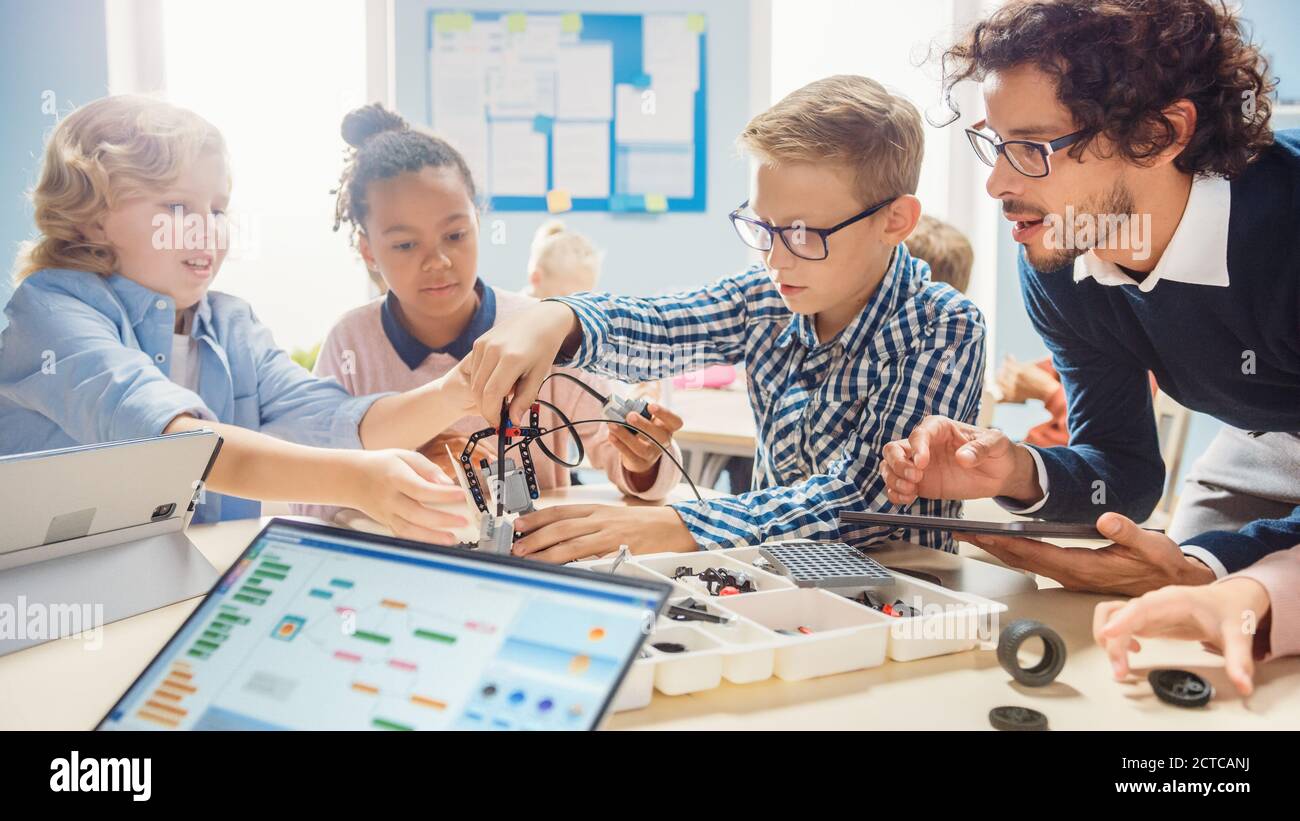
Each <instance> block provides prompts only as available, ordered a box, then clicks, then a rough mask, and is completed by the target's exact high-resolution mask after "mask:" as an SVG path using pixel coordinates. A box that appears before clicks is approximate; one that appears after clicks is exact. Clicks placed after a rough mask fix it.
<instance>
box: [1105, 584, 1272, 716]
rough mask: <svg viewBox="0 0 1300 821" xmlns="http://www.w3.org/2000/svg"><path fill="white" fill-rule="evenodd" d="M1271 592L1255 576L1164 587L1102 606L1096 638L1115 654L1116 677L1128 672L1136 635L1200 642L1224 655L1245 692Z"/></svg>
mask: <svg viewBox="0 0 1300 821" xmlns="http://www.w3.org/2000/svg"><path fill="white" fill-rule="evenodd" d="M1270 604H1271V603H1270V601H1269V598H1268V591H1267V590H1265V589H1264V586H1263V585H1262V584H1260V583H1259V582H1257V581H1255V580H1254V579H1229V580H1227V581H1224V582H1221V583H1219V584H1212V585H1203V586H1199V587H1164V588H1161V589H1160V590H1156V591H1153V592H1151V593H1147V594H1146V595H1144V596H1141V597H1140V598H1136V599H1132V600H1130V601H1127V602H1118V601H1108V602H1102V603H1101V604H1099V605H1097V609H1096V611H1094V613H1093V619H1092V636H1093V638H1094V639H1096V641H1097V644H1099V645H1101V647H1102V648H1104V649H1105V650H1106V654H1107V655H1108V656H1110V663H1111V667H1112V668H1113V669H1114V672H1115V679H1116V680H1117V681H1119V680H1122V679H1124V678H1125V677H1127V676H1128V675H1129V664H1128V654H1129V653H1130V652H1137V651H1138V650H1141V649H1142V645H1140V644H1138V642H1137V639H1136V638H1135V637H1137V636H1152V637H1156V636H1159V637H1163V638H1172V639H1187V640H1190V641H1201V642H1204V643H1206V644H1208V645H1210V646H1211V647H1214V648H1215V649H1217V650H1219V651H1221V652H1222V653H1223V660H1224V669H1225V670H1226V672H1227V673H1228V678H1229V679H1231V680H1232V683H1233V684H1235V685H1236V686H1237V690H1238V691H1239V692H1240V693H1241V694H1242V695H1243V696H1248V695H1250V693H1251V691H1252V690H1253V689H1254V687H1255V685H1254V682H1253V677H1254V674H1255V657H1254V645H1255V632H1256V630H1257V628H1259V626H1260V625H1261V624H1262V623H1263V621H1264V618H1265V616H1267V615H1268V611H1269V606H1270Z"/></svg>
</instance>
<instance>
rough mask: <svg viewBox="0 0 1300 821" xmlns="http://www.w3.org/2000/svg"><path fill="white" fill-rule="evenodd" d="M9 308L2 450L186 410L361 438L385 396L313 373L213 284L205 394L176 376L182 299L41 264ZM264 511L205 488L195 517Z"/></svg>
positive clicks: (125, 429) (147, 423)
mask: <svg viewBox="0 0 1300 821" xmlns="http://www.w3.org/2000/svg"><path fill="white" fill-rule="evenodd" d="M5 314H6V315H7V316H8V318H9V325H8V327H6V328H5V329H4V331H3V333H0V454H13V453H27V452H31V451H38V450H48V449H51V448H63V447H71V446H74V445H83V444H93V443H98V442H112V441H118V440H122V439H136V438H141V437H146V436H157V435H159V434H161V433H162V432H163V429H164V428H165V427H166V426H167V425H168V423H170V422H171V420H172V419H174V418H176V417H177V416H178V415H180V414H185V413H188V414H191V415H193V416H196V417H199V418H202V419H207V420H213V421H218V422H224V423H227V424H232V425H238V426H240V427H242V428H247V429H249V430H255V431H260V432H262V433H266V434H270V435H272V436H276V437H279V438H281V439H285V440H288V441H292V442H298V443H300V444H304V445H315V446H318V447H339V448H359V447H361V440H360V436H359V434H358V428H359V426H360V424H361V418H362V417H363V416H365V414H366V411H368V410H369V409H370V405H371V404H373V403H374V401H375V400H376V399H378V398H379V397H380V395H372V396H359V397H353V396H350V395H349V394H348V392H347V391H346V390H344V388H343V386H342V385H340V384H339V383H338V382H337V381H335V380H333V379H321V378H318V377H315V376H312V375H311V374H310V373H308V372H307V371H306V370H305V369H303V368H302V366H300V365H299V364H298V363H296V362H294V361H293V360H292V359H291V358H290V357H289V355H288V354H287V353H285V352H284V351H283V350H281V349H279V348H278V347H276V345H275V341H274V340H273V339H272V338H271V331H270V330H269V329H268V328H267V327H266V326H265V325H263V324H262V323H260V322H258V320H257V317H256V316H255V315H254V314H253V311H252V308H250V307H249V305H248V303H247V302H244V301H243V300H242V299H239V298H237V297H233V296H230V295H229V294H223V293H218V292H209V293H208V294H207V295H205V296H204V298H203V300H202V301H201V302H199V304H198V306H197V308H196V310H195V313H194V322H193V330H192V335H193V337H194V339H195V341H196V342H197V344H198V349H199V383H198V393H197V394H196V393H194V392H192V391H189V390H187V389H185V388H183V387H181V386H180V385H177V384H176V383H174V382H172V381H171V380H170V378H169V374H170V373H171V362H170V359H171V352H172V333H173V329H174V327H175V323H176V304H175V302H174V301H173V300H172V299H171V298H170V297H168V296H165V295H163V294H159V293H156V292H154V291H151V290H149V289H148V288H145V287H144V286H142V285H139V284H138V283H135V282H133V281H131V280H129V279H127V278H126V277H124V276H121V275H120V274H113V275H112V276H109V277H103V276H100V275H98V274H92V273H87V272H85V271H69V270H53V269H46V270H42V271H38V272H36V273H35V274H32V275H31V276H30V277H28V278H27V279H25V280H23V282H22V284H21V285H19V286H18V288H17V290H15V291H14V294H13V297H12V298H11V299H10V300H9V305H8V307H6V309H5ZM123 480H124V481H129V480H130V477H123ZM260 511H261V505H260V504H258V503H257V502H254V501H250V500H248V499H240V498H238V497H234V496H223V495H221V494H217V493H205V494H204V495H203V501H202V503H201V504H200V505H199V506H198V507H197V509H196V510H195V514H194V521H195V522H213V521H219V520H222V519H238V518H247V517H253V516H257V515H259V513H260Z"/></svg>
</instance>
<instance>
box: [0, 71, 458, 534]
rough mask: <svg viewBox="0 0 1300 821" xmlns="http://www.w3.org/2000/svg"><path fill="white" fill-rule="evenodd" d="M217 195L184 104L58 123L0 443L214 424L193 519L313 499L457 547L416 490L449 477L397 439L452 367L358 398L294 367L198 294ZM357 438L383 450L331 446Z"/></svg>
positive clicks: (130, 101)
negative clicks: (434, 378) (213, 453)
mask: <svg viewBox="0 0 1300 821" xmlns="http://www.w3.org/2000/svg"><path fill="white" fill-rule="evenodd" d="M230 190H231V178H230V172H229V168H228V163H227V157H226V150H225V142H224V140H223V139H222V137H221V134H220V132H218V131H217V129H216V128H214V127H213V126H212V124H211V123H208V122H207V121H206V120H204V119H202V118H201V117H199V116H198V115H196V114H194V113H192V112H190V111H187V110H185V109H181V108H177V107H175V106H172V105H168V104H166V103H162V102H159V101H155V100H152V99H148V98H145V97H133V96H114V97H106V98H103V99H101V100H97V101H95V102H93V103H90V104H89V105H86V106H84V107H82V108H80V109H78V110H77V111H75V112H73V113H72V114H70V115H68V117H67V118H65V119H64V120H63V121H62V122H60V123H59V125H58V127H57V128H56V129H55V130H54V132H53V134H52V135H51V137H50V140H49V144H48V145H47V147H46V151H45V158H44V161H43V164H42V167H41V175H40V179H39V181H38V182H37V184H36V187H35V189H34V190H33V192H32V200H33V202H34V204H35V219H36V226H37V229H38V230H39V232H40V234H39V236H38V238H37V239H36V240H35V241H34V242H33V243H30V244H29V245H27V246H26V247H24V249H23V250H22V251H21V252H20V254H19V257H18V261H17V267H16V278H17V280H18V282H19V284H18V287H17V289H16V290H15V291H14V294H13V297H12V299H11V300H10V301H9V304H8V307H7V308H6V313H7V314H8V317H9V325H8V327H7V328H6V329H5V331H4V333H3V335H0V453H4V454H11V453H24V452H30V451H39V450H48V449H53V448H63V447H69V446H73V445H84V444H91V443H96V442H109V441H117V440H123V439H134V438H143V437H149V436H157V435H160V434H163V433H174V432H178V431H187V430H196V429H199V428H210V429H212V430H215V431H216V432H217V433H219V434H221V436H222V437H223V438H224V440H225V442H224V445H223V446H222V449H221V452H220V454H219V456H218V457H217V460H216V462H215V463H214V465H213V467H212V471H211V474H210V475H209V478H208V482H207V487H208V489H209V490H211V491H214V492H211V493H207V494H204V495H203V496H202V497H201V503H200V504H199V505H198V506H197V508H196V510H195V518H194V520H195V521H197V522H208V521H216V520H220V519H233V518H241V517H253V516H257V515H258V513H259V505H258V504H257V503H256V502H253V501H251V500H254V499H263V500H277V501H318V502H325V503H332V504H345V505H349V506H354V507H357V508H360V509H362V510H364V511H366V512H367V513H368V514H369V515H370V516H372V517H373V518H375V519H377V520H378V521H381V522H383V523H385V524H386V525H388V526H389V527H391V528H392V529H393V530H394V531H395V532H397V533H398V534H399V535H404V536H408V537H410V538H420V539H426V540H431V541H442V542H451V541H453V540H452V538H451V535H450V533H449V532H448V531H449V530H450V529H452V528H456V527H459V526H462V525H463V524H464V521H463V519H462V518H461V517H458V516H451V515H448V514H445V513H439V512H437V511H434V510H431V509H429V508H428V507H426V504H436V503H440V502H447V501H451V500H458V499H459V498H460V491H459V489H458V488H456V487H455V486H454V485H450V482H449V480H448V478H447V476H446V475H445V474H444V473H443V472H442V471H440V470H439V469H438V468H437V467H436V466H434V465H433V464H432V463H430V462H429V461H428V460H427V459H425V458H424V457H422V456H420V455H419V454H418V453H414V452H411V451H410V450H405V448H410V447H412V446H414V445H418V444H419V443H421V442H423V441H425V440H426V439H427V438H428V436H429V435H431V434H432V430H436V429H437V427H435V426H438V425H440V424H441V423H442V422H441V420H443V419H445V418H447V417H448V416H450V417H451V418H455V417H457V416H459V415H460V414H461V413H462V411H461V410H460V409H461V407H462V406H463V405H465V404H466V401H467V398H468V397H467V394H466V393H465V389H464V384H463V381H462V380H461V379H460V375H459V374H455V375H452V376H449V377H448V378H447V379H445V380H442V381H440V382H437V383H432V384H428V385H425V384H421V385H419V386H413V387H415V388H416V390H413V391H411V392H410V393H408V394H405V395H402V396H387V397H377V396H363V397H356V398H354V397H352V396H350V395H349V394H348V393H347V392H346V391H344V390H343V389H342V388H341V387H340V386H339V384H338V383H337V382H334V381H330V380H323V379H317V378H314V377H313V376H311V375H310V374H309V373H307V371H305V370H303V368H302V367H300V366H299V365H298V364H296V363H295V362H293V361H292V360H291V359H290V358H289V355H288V354H287V353H285V352H284V351H282V350H280V349H279V348H277V347H276V346H275V343H274V341H273V340H272V338H271V332H270V330H268V329H267V328H266V326H264V325H262V324H261V323H260V322H258V321H257V318H256V316H254V314H253V311H252V309H251V308H250V307H249V305H248V303H246V302H244V301H243V300H241V299H238V298H236V297H233V296H230V295H228V294H223V293H218V292H216V291H210V290H209V288H210V286H211V285H212V282H213V280H214V279H215V278H216V275H217V272H218V271H219V270H220V268H221V263H222V261H223V260H224V258H225V254H226V247H225V239H226V236H227V235H228V234H227V233H226V231H225V229H226V227H227V223H226V220H227V218H226V208H227V203H228V202H229V199H230ZM182 228H183V230H182ZM177 235H180V236H181V237H182V241H181V243H180V244H181V245H182V246H183V247H175V245H176V242H175V237H176V236H177ZM268 434H270V435H268ZM282 440H290V441H282ZM290 442H295V443H297V444H291V443H290ZM310 446H314V447H310ZM363 446H364V447H366V448H388V450H382V451H379V452H374V451H371V452H367V451H362V450H342V449H335V448H354V449H355V448H361V447H363ZM227 494H228V495H227Z"/></svg>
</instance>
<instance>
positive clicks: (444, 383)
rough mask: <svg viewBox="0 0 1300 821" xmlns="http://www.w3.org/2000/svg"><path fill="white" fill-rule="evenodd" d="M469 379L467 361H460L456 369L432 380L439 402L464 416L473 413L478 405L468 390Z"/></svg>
mask: <svg viewBox="0 0 1300 821" xmlns="http://www.w3.org/2000/svg"><path fill="white" fill-rule="evenodd" d="M469 377H470V372H469V361H468V360H466V359H462V360H461V361H460V362H458V363H457V364H456V367H454V368H452V369H451V370H449V371H447V372H446V373H445V374H443V375H442V376H440V377H438V378H437V379H435V380H434V383H435V384H436V385H437V386H438V397H439V402H440V403H442V404H443V406H445V407H448V408H455V409H457V410H458V411H460V412H461V414H462V415H465V416H468V415H469V414H472V413H474V411H475V410H476V408H477V405H478V403H477V402H476V401H475V399H474V395H473V393H472V392H471V390H470V378H469Z"/></svg>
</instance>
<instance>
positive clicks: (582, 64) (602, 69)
mask: <svg viewBox="0 0 1300 821" xmlns="http://www.w3.org/2000/svg"><path fill="white" fill-rule="evenodd" d="M613 84H614V46H613V44H612V43H581V44H577V45H570V46H562V47H561V48H560V50H559V54H558V56H557V57H556V68H555V116H556V117H557V118H558V119H563V120H606V121H608V120H611V119H613V116H614V113H613V105H612V100H611V96H610V93H609V90H610V88H611V87H612V86H613Z"/></svg>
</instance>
